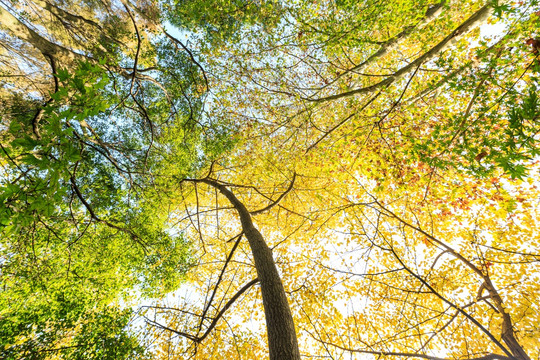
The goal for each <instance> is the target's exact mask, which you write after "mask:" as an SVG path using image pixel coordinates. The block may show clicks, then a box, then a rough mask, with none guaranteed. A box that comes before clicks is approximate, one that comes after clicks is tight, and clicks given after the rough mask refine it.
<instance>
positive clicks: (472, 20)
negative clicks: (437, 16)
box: [303, 4, 492, 102]
mask: <svg viewBox="0 0 540 360" xmlns="http://www.w3.org/2000/svg"><path fill="white" fill-rule="evenodd" d="M491 10H492V9H491V5H489V4H488V5H485V6H483V7H482V8H480V10H478V11H477V12H476V13H474V14H473V15H472V16H471V17H469V18H468V19H467V20H466V21H465V22H463V23H462V24H461V25H460V26H458V27H457V28H456V29H455V30H454V31H452V33H450V35H448V36H447V37H445V38H444V39H443V40H442V41H441V42H439V43H438V44H437V45H435V46H434V47H433V48H431V49H430V50H429V51H428V52H426V53H424V55H422V56H420V57H419V58H417V59H416V60H414V61H413V62H411V63H410V64H408V65H407V66H404V67H402V68H401V69H399V70H398V71H396V72H395V73H394V74H392V75H390V76H389V77H387V78H386V79H384V80H382V81H380V82H378V83H376V84H374V85H370V86H366V87H363V88H359V89H355V90H351V91H347V92H344V93H340V94H334V95H330V96H326V97H322V98H317V99H313V98H312V97H308V98H303V100H306V101H311V102H327V101H331V100H336V99H341V98H345V97H351V96H353V95H359V94H369V93H372V92H374V91H376V90H377V89H379V88H381V87H384V86H388V85H390V84H392V83H394V82H396V81H397V80H399V79H401V78H402V77H403V76H405V75H406V74H408V73H409V72H411V71H413V69H415V68H416V67H418V66H420V65H421V64H423V63H425V62H427V61H429V60H431V59H433V58H434V57H435V56H436V55H437V54H439V53H440V52H442V51H443V50H445V49H446V48H447V47H448V46H449V45H451V44H452V42H453V41H455V40H456V39H457V38H459V37H461V36H462V35H464V34H466V33H468V32H469V31H470V30H472V29H473V28H475V27H476V26H478V25H479V24H480V23H481V22H482V21H484V20H485V19H486V18H487V16H489V15H490V13H491Z"/></svg>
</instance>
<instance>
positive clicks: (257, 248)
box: [198, 179, 300, 360]
mask: <svg viewBox="0 0 540 360" xmlns="http://www.w3.org/2000/svg"><path fill="white" fill-rule="evenodd" d="M198 181H199V182H204V183H206V184H208V185H210V186H213V187H215V188H217V189H218V190H219V191H220V192H221V193H222V194H223V195H225V197H227V199H228V200H229V201H230V202H231V204H232V205H233V206H234V208H235V209H236V211H237V212H238V214H239V215H240V221H241V223H242V229H243V231H244V235H245V236H246V239H247V240H248V242H249V246H250V248H251V252H252V254H253V258H254V260H255V268H256V269H257V276H258V278H259V281H260V284H261V292H262V298H263V306H264V313H265V316H266V331H267V334H268V348H269V352H270V360H300V351H299V349H298V340H297V338H296V331H295V329H294V321H293V318H292V314H291V310H290V308H289V303H288V301H287V296H286V295H285V289H284V288H283V284H282V282H281V277H280V276H279V273H278V270H277V268H276V264H275V262H274V259H273V257H272V250H270V248H269V247H268V245H267V244H266V242H265V241H264V238H263V236H262V234H261V233H260V232H259V230H257V228H255V226H254V225H253V221H252V219H251V215H250V213H249V211H248V210H247V209H246V207H245V206H244V204H243V203H242V202H240V200H238V198H237V197H236V196H235V195H234V194H233V193H232V192H231V191H230V190H229V189H227V188H226V187H225V186H224V185H221V184H219V183H218V182H216V181H213V180H210V179H202V180H198Z"/></svg>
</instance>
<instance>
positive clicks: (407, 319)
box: [2, 1, 539, 359]
mask: <svg viewBox="0 0 540 360" xmlns="http://www.w3.org/2000/svg"><path fill="white" fill-rule="evenodd" d="M35 4H36V5H39V6H40V7H41V8H44V9H46V8H47V6H46V5H45V4H46V3H41V2H35ZM202 4H203V5H204V6H206V7H207V8H209V9H212V11H208V12H205V13H204V16H203V15H201V13H197V9H195V8H194V6H195V5H196V3H193V2H181V3H177V4H174V6H169V5H163V7H162V8H161V10H162V14H163V19H167V20H168V21H169V23H170V24H173V25H175V26H177V27H180V28H182V29H183V30H184V31H186V32H188V33H187V36H188V37H189V41H190V43H191V49H190V48H188V46H186V44H188V43H186V44H184V43H183V42H181V41H180V40H179V37H175V36H173V35H172V34H171V32H168V31H166V32H165V33H164V36H162V37H159V36H154V35H153V33H152V32H150V31H147V30H144V32H142V28H143V26H140V25H141V24H147V26H148V27H150V28H152V27H153V28H155V29H159V30H160V31H165V30H164V29H165V28H164V26H163V25H160V21H161V20H160V19H159V18H158V17H152V16H146V15H145V14H146V13H147V12H145V11H141V6H139V5H138V4H131V3H118V4H116V3H114V4H113V3H111V4H109V5H108V6H109V7H108V8H107V9H109V10H110V11H109V10H107V11H109V12H106V13H108V14H110V15H116V14H117V13H119V14H122V15H123V16H124V19H125V20H129V21H126V22H127V23H130V24H131V25H133V27H132V29H131V31H132V33H131V35H132V38H134V39H136V40H137V41H136V43H134V47H135V51H133V48H131V49H130V47H129V44H127V45H128V46H125V47H121V46H120V47H119V48H118V50H115V51H114V52H113V51H106V52H105V56H104V57H100V55H99V54H100V53H99V52H98V51H97V50H94V49H98V48H99V46H98V47H88V48H86V49H84V50H82V53H85V58H86V59H85V60H87V62H86V63H85V65H82V66H80V67H79V69H78V70H74V68H73V69H71V70H70V71H63V70H59V69H60V67H56V61H55V60H51V61H50V64H51V65H52V69H53V73H55V79H57V80H58V81H59V82H64V84H62V85H61V86H60V84H59V83H57V84H56V85H55V87H54V90H53V91H54V94H53V95H52V96H51V99H50V100H49V99H42V100H43V101H42V102H41V104H43V103H45V104H46V105H45V106H43V105H41V106H40V105H39V101H38V104H36V103H35V100H34V105H33V107H34V108H36V109H37V110H36V112H35V114H38V115H34V116H33V117H30V116H28V115H22V114H24V112H22V111H21V110H20V109H21V107H20V106H19V104H20V103H21V102H22V103H24V104H29V103H31V99H29V98H24V96H22V97H21V96H19V97H13V98H10V100H9V106H11V107H12V108H13V109H17V110H16V111H15V114H17V116H16V119H14V120H13V121H11V123H12V124H14V125H10V127H9V128H8V131H6V132H5V134H6V136H7V138H8V139H9V141H10V142H9V143H7V140H6V142H3V143H2V145H3V149H4V150H3V151H4V154H5V163H6V165H5V166H6V169H9V170H7V172H8V173H9V174H10V175H11V174H12V175H11V176H12V177H11V178H9V179H8V180H7V181H6V182H5V184H6V185H5V186H4V189H5V190H4V194H6V195H5V199H6V200H4V205H5V209H6V210H5V211H4V213H5V214H6V215H5V216H4V217H3V219H5V220H3V221H4V224H5V225H6V227H7V228H9V229H13V228H14V227H15V228H16V227H17V226H18V225H19V224H22V225H26V226H28V225H29V226H32V224H33V223H35V221H32V219H35V218H36V217H35V212H33V211H34V210H37V212H38V213H39V214H43V215H42V216H43V217H44V218H45V217H46V218H47V219H50V220H49V221H48V222H52V223H54V224H55V226H56V227H57V228H58V227H60V225H65V224H62V223H61V221H62V220H61V219H65V218H67V217H68V215H70V213H73V210H67V209H65V208H64V210H62V208H55V207H50V206H46V205H44V203H45V202H44V201H40V199H41V198H40V197H39V196H36V195H34V194H38V193H39V192H40V191H42V189H43V188H44V187H46V186H50V184H55V183H57V184H58V186H56V187H53V190H52V191H51V194H50V195H48V196H49V197H52V198H53V199H54V201H53V202H52V203H53V204H58V203H61V202H62V199H65V198H69V197H70V196H71V198H72V199H75V200H77V202H76V204H77V206H78V207H79V209H81V210H79V211H78V212H77V211H75V213H77V215H79V219H87V220H86V221H88V219H89V223H92V224H95V225H96V226H99V229H100V231H112V232H114V233H115V234H121V235H122V236H121V237H122V238H123V239H124V242H120V244H121V245H120V246H125V245H123V244H126V242H130V241H132V242H135V243H139V245H140V246H142V247H143V248H146V247H147V245H152V246H153V249H154V253H153V254H152V255H151V256H147V254H145V255H144V256H142V260H141V258H140V257H139V258H137V256H134V257H130V259H129V260H128V261H124V260H122V261H120V264H122V265H127V268H129V266H134V265H136V264H137V263H138V262H140V261H149V262H150V265H155V264H156V263H158V264H161V263H162V262H163V261H165V259H167V258H166V257H164V254H166V253H168V252H167V251H164V250H162V249H164V248H165V249H166V248H167V247H169V246H171V244H174V239H175V237H174V236H172V237H170V236H169V235H170V234H171V233H172V232H173V231H177V232H178V233H179V234H181V238H182V239H190V240H191V242H192V244H193V245H192V251H193V254H192V258H193V259H198V260H196V264H195V266H194V267H193V269H192V271H191V272H189V273H188V275H187V276H188V281H189V283H191V284H193V286H194V289H193V291H194V292H196V293H200V294H199V295H197V296H195V298H194V300H193V301H192V302H190V301H189V299H184V300H182V299H178V298H177V299H175V302H180V303H181V305H182V306H179V305H178V304H169V303H168V302H169V300H168V299H167V298H163V299H161V300H157V301H156V303H154V304H151V305H149V306H146V307H143V308H142V309H141V313H142V315H144V316H145V318H146V321H147V324H149V326H151V328H150V331H151V332H152V334H151V335H150V336H151V337H155V338H158V339H159V340H160V342H159V343H158V344H157V345H155V346H154V347H153V348H152V349H151V350H152V351H153V352H154V354H155V355H156V356H158V357H160V356H163V357H167V358H174V357H184V356H192V357H198V358H209V357H212V356H215V355H214V354H216V352H219V353H220V354H221V355H222V356H226V357H227V358H260V357H264V356H266V353H267V352H269V353H270V357H271V358H272V359H284V358H291V359H297V358H300V356H301V355H303V356H326V357H329V358H335V357H343V356H345V355H346V354H349V355H350V356H351V357H352V356H353V355H354V354H372V355H377V356H383V355H387V356H394V357H417V358H428V359H441V358H448V359H449V358H468V359H477V358H481V359H510V358H516V359H529V358H533V357H535V356H536V355H535V353H534V351H537V350H535V349H536V348H537V346H536V344H535V341H536V340H535V339H536V338H537V337H538V336H537V333H538V324H537V320H536V319H537V318H538V316H537V314H538V308H537V306H536V305H535V304H534V301H533V300H531V299H535V298H536V295H537V294H538V285H536V284H537V281H536V280H537V272H536V271H535V265H536V263H537V261H538V254H536V253H535V252H534V251H532V250H531V249H534V248H535V246H536V245H537V242H538V240H537V236H536V231H535V229H536V226H535V224H534V222H531V221H530V220H526V219H534V218H535V217H536V214H535V211H536V205H535V204H534V203H532V202H531V199H533V198H534V196H536V195H535V194H536V192H535V188H534V186H535V185H534V178H533V177H529V178H528V179H530V183H528V182H520V181H517V180H514V179H516V178H517V179H525V178H526V177H527V173H526V171H527V169H533V170H534V169H536V168H535V165H534V164H532V163H531V162H532V161H534V156H536V155H537V153H536V151H537V150H536V135H535V134H536V121H537V117H538V115H537V114H538V111H539V110H538V104H537V98H536V87H535V86H536V82H537V79H536V77H535V72H536V71H537V65H536V64H537V61H536V55H537V52H535V49H536V48H535V47H534V44H533V47H532V50H531V47H530V46H529V47H527V45H526V44H524V43H523V42H524V40H526V38H527V37H530V38H531V39H533V40H534V36H535V35H534V32H535V31H536V30H535V29H536V27H537V25H536V24H537V22H535V20H536V16H537V15H536V13H535V11H536V10H537V6H538V5H537V4H536V3H535V2H532V3H531V4H528V5H527V6H524V7H521V8H518V7H515V6H512V4H507V3H502V4H499V3H491V2H490V3H483V2H477V1H470V2H468V1H467V2H465V1H462V2H456V3H451V4H447V3H446V2H444V1H443V2H440V3H435V4H431V3H428V2H421V3H418V2H408V1H404V2H400V3H399V4H393V3H389V4H386V5H383V4H380V3H378V2H373V3H372V2H363V3H349V2H299V3H282V4H279V6H278V5H264V6H262V5H261V6H257V5H255V4H248V5H245V4H243V3H240V2H221V1H210V2H203V3H202ZM58 8H59V7H54V9H56V10H48V11H51V12H54V13H55V14H56V17H55V18H57V19H67V18H69V19H71V20H70V21H74V20H75V19H80V18H79V17H77V16H75V17H73V16H72V17H68V16H67V15H66V14H64V13H62V12H60V11H59V10H58ZM49 9H53V8H51V7H49ZM60 9H61V8H60ZM149 9H158V7H157V6H149ZM17 11H18V10H14V11H10V12H9V13H8V12H6V11H5V10H3V13H2V17H3V18H5V19H8V20H10V21H11V22H12V23H13V24H14V26H13V29H14V30H12V32H13V34H12V36H15V37H18V38H19V39H20V40H23V42H25V41H26V42H25V44H26V45H31V46H32V47H33V48H34V49H37V50H38V51H39V52H40V53H41V55H42V56H43V57H44V58H45V59H47V58H53V59H54V56H57V61H58V62H59V63H60V62H65V63H70V64H73V59H72V58H77V57H80V54H81V51H80V50H77V51H75V49H76V46H75V45H70V47H69V48H67V49H68V50H61V49H64V48H66V47H65V46H62V47H59V46H60V45H59V43H62V44H64V43H66V44H67V43H69V42H66V41H65V40H64V41H59V40H58V39H62V37H61V35H64V36H65V33H64V32H63V31H61V32H58V33H54V32H52V28H51V33H52V34H54V38H55V39H56V46H53V45H50V44H49V43H50V42H51V41H49V40H47V41H49V43H48V42H45V41H42V40H43V39H42V38H43V37H41V38H39V37H37V36H38V35H39V34H37V33H35V31H34V33H32V31H33V30H32V28H31V27H29V26H21V25H18V24H19V23H20V24H24V23H25V21H26V22H29V21H31V20H32V19H31V18H30V17H25V16H24V15H22V13H18V12H17ZM492 13H494V14H495V16H493V15H491V14H492ZM17 14H19V15H18V16H19V18H18V17H17ZM94 14H96V13H94ZM497 16H498V17H499V20H497V21H499V23H505V24H507V30H505V32H504V33H503V34H501V35H498V37H496V38H495V39H494V40H493V41H492V42H488V40H487V39H485V38H483V37H480V36H479V34H478V32H479V30H478V26H479V25H480V24H482V23H483V22H484V21H486V19H488V21H496V20H495V19H496V17H497ZM21 18H22V19H24V21H21ZM34 21H35V20H34ZM64 21H67V20H64ZM92 21H93V22H94V23H98V21H95V20H92ZM15 25H17V26H18V27H17V26H15ZM44 26H45V28H46V29H48V28H49V27H51V25H48V24H45V25H44ZM68 28H69V26H68ZM94 28H96V29H99V27H96V26H94ZM102 28H104V27H103V26H102ZM98 33H99V32H98ZM34 34H37V35H34ZM89 34H92V33H89ZM70 36H73V34H71V35H70ZM103 36H105V35H103ZM73 38H76V36H73ZM36 39H38V40H36ZM473 41H476V42H477V43H478V45H471V43H472V42H473ZM105 42H106V43H107V41H105ZM90 44H91V45H95V44H96V40H92V41H91V42H90ZM528 45H530V44H528ZM79 46H80V44H79ZM103 46H105V45H103ZM512 46H513V47H512ZM49 48H53V49H55V51H56V52H55V53H54V54H53V55H54V56H53V55H51V54H50V53H51V52H52V51H49V50H48V49H49ZM94 51H95V53H94ZM58 54H60V55H58ZM62 54H66V55H65V56H64V55H62ZM67 54H71V55H67ZM111 54H114V56H111ZM86 55H87V56H86ZM42 60H43V59H42ZM142 63H144V64H145V66H147V67H146V68H139V64H142ZM125 64H128V65H125ZM103 69H107V75H104V74H105V73H104V72H103ZM88 84H93V85H88ZM239 84H241V86H239ZM8 88H9V87H8ZM17 106H19V107H17ZM171 114H172V115H171ZM120 117H122V118H125V119H126V120H125V121H124V122H122V123H119V122H118V121H117V119H118V118H120ZM112 121H115V122H116V123H115V124H114V125H116V126H118V128H117V129H116V128H114V129H111V126H110V124H111V122H112ZM20 124H23V125H22V126H21V125H20ZM24 134H26V135H24ZM20 139H23V140H24V141H22V142H21V141H20ZM56 139H62V140H61V141H60V142H59V144H58V145H54V148H51V145H50V144H51V143H52V144H56V143H55V141H56ZM119 139H121V140H119ZM6 144H7V145H6ZM73 144H74V145H73ZM57 154H60V155H61V156H60V157H59V156H58V155H57ZM36 155H37V156H36ZM36 159H37V160H36ZM43 159H45V160H43ZM21 162H22V164H24V166H23V167H21V165H20V163H21ZM50 163H53V164H58V165H57V167H52V166H51V165H50ZM79 167H80V168H81V169H82V170H83V171H84V173H83V174H84V175H77V169H79ZM51 168H52V169H58V170H53V171H50V170H46V169H51ZM87 173H88V175H86V174H87ZM55 174H57V175H55ZM19 177H20V178H19ZM21 179H22V180H21ZM29 179H32V180H31V181H30V180H29ZM96 179H99V181H97V182H96V181H95V180H96ZM25 181H26V182H25ZM11 182H13V184H16V185H15V187H14V186H10V185H13V184H9V183H11ZM28 182H30V184H31V185H32V186H30V187H28V185H27V184H28ZM80 183H83V184H84V187H82V186H81V185H79V184H80ZM19 184H24V186H19ZM36 184H39V186H41V187H38V185H36ZM96 184H98V185H99V184H102V185H101V188H104V189H105V190H104V191H103V194H104V195H106V196H104V195H101V194H100V195H97V194H96V193H95V189H98V187H96ZM81 189H82V190H84V191H81ZM390 189H391V193H390V194H389V190H390ZM93 190H94V191H93ZM218 193H221V194H222V196H221V195H219V194H218ZM13 194H15V196H14V195H13ZM28 194H30V195H33V196H34V197H33V198H32V197H30V198H31V199H32V201H31V202H29V203H27V202H26V201H27V200H26V198H25V196H27V195H28ZM132 194H134V195H132ZM132 196H134V200H133V201H132V200H131V199H132ZM54 197H56V198H54ZM14 203H17V204H18V205H17V206H14V205H13V204H14ZM32 203H35V204H37V205H34V208H36V209H34V208H33V207H32V205H31V204H32ZM19 204H23V205H24V206H22V207H20V205H19ZM57 206H59V205H57ZM21 209H22V210H21ZM162 210H165V211H162ZM124 212H127V213H130V216H127V217H125V216H123V215H121V214H122V213H124ZM131 212H132V214H131ZM62 213H63V214H64V216H63V217H58V215H57V214H62ZM184 213H185V215H183V214H184ZM434 215H435V216H434ZM24 218H26V219H29V220H26V222H23V220H22V219H24ZM154 218H157V219H160V221H158V223H160V224H158V225H157V226H156V228H154V227H152V228H150V229H147V228H145V226H144V225H145V224H147V223H148V219H154ZM140 219H143V221H141V220H140ZM165 219H166V220H165ZM38 220H39V218H38ZM53 220H54V221H53ZM73 222H74V223H75V224H77V223H78V224H83V223H81V220H76V219H75V220H74V221H73ZM70 226H71V225H70ZM164 228H166V229H167V230H166V231H164ZM53 229H54V227H53ZM69 229H70V227H69V226H68V227H67V228H66V230H65V232H66V233H69V231H70V230H69ZM45 230H47V231H49V229H46V228H45ZM45 230H43V231H45ZM47 231H45V232H46V233H47V234H49V233H50V231H49V232H47ZM263 234H264V235H263ZM66 236H68V235H61V236H58V239H59V240H60V239H63V238H65V237H66ZM244 238H245V239H246V240H247V243H246V242H245V241H242V239H244ZM148 239H154V240H153V241H151V242H150V243H149V244H148ZM176 239H179V238H176ZM525 240H527V241H525ZM60 243H61V241H60ZM182 248H183V247H182ZM22 253H24V251H23V252H22ZM180 253H182V252H181V251H180ZM345 255H347V256H345ZM179 256H180V255H179ZM180 257H181V256H180ZM145 259H147V260H145ZM177 260H178V257H176V258H175V257H173V260H172V261H173V262H174V261H177ZM182 261H184V263H185V260H180V262H182ZM165 262H167V261H165ZM98 268H99V267H98ZM172 268H173V269H174V266H172ZM159 269H160V267H159V266H150V267H149V270H148V271H147V272H146V273H145V274H149V275H148V276H150V277H151V276H152V274H155V271H156V270H159ZM167 269H170V267H166V269H165V271H163V272H159V271H158V274H159V276H157V277H156V278H157V279H158V283H159V281H163V280H166V279H170V276H171V272H170V271H168V270H167ZM177 270H178V269H177ZM36 272H37V273H39V272H40V270H39V269H38V270H36ZM255 273H256V274H257V275H256V277H255ZM523 273H529V274H531V275H530V276H529V277H528V278H525V279H522V278H520V274H523ZM172 276H175V275H172ZM256 284H260V288H261V292H262V302H261V301H260V299H259V298H258V296H259V295H258V293H257V292H255V291H251V290H250V289H253V288H254V286H255V285H256ZM151 286H152V285H151ZM176 286H177V283H176V282H173V283H172V284H171V285H170V286H166V287H165V290H168V289H172V288H174V287H176ZM111 294H114V292H113V291H111ZM169 298H170V295H169ZM105 302H106V301H105ZM257 304H262V306H263V308H264V312H265V321H266V327H265V328H266V331H267V333H268V347H269V350H268V351H267V350H266V346H265V345H264V344H265V342H266V338H265V336H264V335H263V334H264V333H265V331H262V330H261V331H258V330H259V329H257V326H258V325H256V324H257V323H256V322H255V325H252V327H247V326H246V325H245V324H246V323H250V320H260V321H262V319H261V318H260V317H259V315H258V314H257V311H258V306H259V305H257ZM289 304H290V305H289ZM360 304H361V308H358V306H359V305H360ZM345 305H346V306H345ZM233 309H234V311H233ZM231 313H232V314H234V315H229V314H231ZM293 319H294V320H293ZM293 322H294V323H295V324H294V323H293ZM259 324H260V323H259ZM295 325H296V330H295ZM449 342H451V343H449ZM297 343H299V346H298V345H297Z"/></svg>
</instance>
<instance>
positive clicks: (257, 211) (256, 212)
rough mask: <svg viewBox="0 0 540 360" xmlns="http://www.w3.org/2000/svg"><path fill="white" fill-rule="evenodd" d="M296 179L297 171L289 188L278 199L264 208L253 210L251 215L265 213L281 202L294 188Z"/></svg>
mask: <svg viewBox="0 0 540 360" xmlns="http://www.w3.org/2000/svg"><path fill="white" fill-rule="evenodd" d="M295 180H296V172H294V173H293V178H292V180H291V183H290V184H289V187H288V188H287V190H285V191H284V192H283V193H282V194H281V195H280V196H279V197H278V198H277V199H276V201H274V202H272V203H271V204H270V205H268V206H266V207H264V208H262V209H259V210H255V211H252V212H251V215H257V214H260V213H263V212H265V211H267V210H270V209H271V208H273V207H274V206H276V205H277V204H279V202H280V201H281V200H282V199H283V198H284V197H285V196H286V195H287V194H288V193H289V192H290V191H291V190H292V188H293V185H294V181H295Z"/></svg>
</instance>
